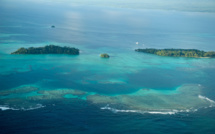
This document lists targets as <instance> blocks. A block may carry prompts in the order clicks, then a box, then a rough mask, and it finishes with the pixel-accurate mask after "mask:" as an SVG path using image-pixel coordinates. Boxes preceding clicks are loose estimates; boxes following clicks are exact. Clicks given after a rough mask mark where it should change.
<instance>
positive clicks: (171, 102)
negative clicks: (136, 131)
mask: <svg viewBox="0 0 215 134" xmlns="http://www.w3.org/2000/svg"><path fill="white" fill-rule="evenodd" d="M202 89H203V87H202V86H201V85H198V84H189V85H182V86H180V87H178V88H177V89H176V90H155V89H148V88H141V89H139V90H137V91H136V92H133V93H130V94H118V95H105V94H99V93H95V92H85V91H81V90H77V89H52V90H51V89H42V88H39V87H33V86H27V85H25V86H21V87H17V88H14V89H13V90H12V89H11V90H8V91H7V92H6V93H5V92H3V91H2V92H0V93H1V94H3V96H1V97H0V100H1V103H0V106H1V109H3V108H8V109H12V110H31V109H35V108H42V107H44V105H43V104H45V102H46V101H53V100H55V101H56V100H57V101H63V100H69V99H78V100H82V101H89V102H91V103H92V104H95V105H99V106H105V107H101V109H103V110H105V109H106V110H111V111H115V112H116V111H118V112H123V111H124V112H125V111H126V112H138V113H146V112H148V113H150V112H168V113H176V112H190V111H192V112H194V111H197V110H198V109H200V108H208V107H213V106H215V102H214V101H213V100H210V99H209V98H207V97H204V96H202V95H201V94H202ZM20 93H22V94H20Z"/></svg>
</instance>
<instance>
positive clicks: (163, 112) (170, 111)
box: [101, 105, 179, 115]
mask: <svg viewBox="0 0 215 134" xmlns="http://www.w3.org/2000/svg"><path fill="white" fill-rule="evenodd" d="M101 109H103V110H110V111H112V112H114V113H118V112H123V113H141V114H146V113H148V114H169V115H172V114H176V113H177V112H179V111H178V110H168V111H167V110H166V111H142V110H121V109H115V108H111V107H110V106H109V105H106V106H105V107H101Z"/></svg>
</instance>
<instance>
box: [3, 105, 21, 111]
mask: <svg viewBox="0 0 215 134" xmlns="http://www.w3.org/2000/svg"><path fill="white" fill-rule="evenodd" d="M0 109H1V110H2V111H5V110H18V109H15V108H11V107H9V106H6V105H4V106H2V105H0Z"/></svg>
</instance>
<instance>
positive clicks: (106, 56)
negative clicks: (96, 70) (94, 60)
mask: <svg viewBox="0 0 215 134" xmlns="http://www.w3.org/2000/svg"><path fill="white" fill-rule="evenodd" d="M100 57H102V58H109V57H110V56H109V55H108V54H106V53H104V54H100Z"/></svg>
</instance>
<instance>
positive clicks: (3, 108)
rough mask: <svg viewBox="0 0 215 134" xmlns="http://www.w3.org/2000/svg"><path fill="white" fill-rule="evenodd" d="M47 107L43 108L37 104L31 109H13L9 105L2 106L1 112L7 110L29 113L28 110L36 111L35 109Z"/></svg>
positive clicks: (0, 107) (0, 106)
mask: <svg viewBox="0 0 215 134" xmlns="http://www.w3.org/2000/svg"><path fill="white" fill-rule="evenodd" d="M43 107H45V106H43V105H42V104H37V105H36V106H34V107H29V108H24V107H22V108H13V107H9V106H7V105H0V110H2V111H5V110H23V111H28V110H35V109H39V108H43Z"/></svg>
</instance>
